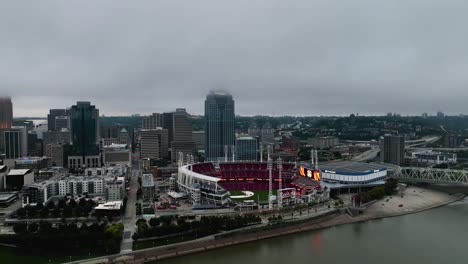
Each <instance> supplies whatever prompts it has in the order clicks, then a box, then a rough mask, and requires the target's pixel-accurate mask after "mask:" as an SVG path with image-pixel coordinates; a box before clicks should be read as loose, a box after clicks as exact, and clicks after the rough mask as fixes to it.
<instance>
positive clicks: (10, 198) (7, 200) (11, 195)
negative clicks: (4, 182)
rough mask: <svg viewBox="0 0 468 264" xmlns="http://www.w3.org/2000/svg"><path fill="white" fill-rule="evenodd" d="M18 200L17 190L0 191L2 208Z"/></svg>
mask: <svg viewBox="0 0 468 264" xmlns="http://www.w3.org/2000/svg"><path fill="white" fill-rule="evenodd" d="M17 200H18V193H17V192H2V193H0V208H5V207H8V206H10V205H12V204H13V203H14V202H16V201H17Z"/></svg>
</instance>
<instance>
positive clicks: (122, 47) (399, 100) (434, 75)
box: [0, 0, 468, 117]
mask: <svg viewBox="0 0 468 264" xmlns="http://www.w3.org/2000/svg"><path fill="white" fill-rule="evenodd" d="M467 11H468V2H464V1H427V0H426V1H424V0H405V1H403V0H395V1H390V2H376V1H371V0H366V1H363V0H357V1H348V2H347V1H338V0H327V1H276V0H259V1H234V2H232V1H214V0H201V1H166V2H163V1H142V2H138V3H136V2H133V1H132V2H128V1H125V2H124V1H99V2H96V1H79V2H69V1H66V2H60V1H40V2H37V1H2V2H1V3H0V31H1V32H2V35H1V37H0V40H1V41H2V45H0V58H1V60H0V87H1V88H0V89H1V90H0V91H1V92H0V96H1V95H7V96H11V97H12V100H13V105H14V116H15V117H19V116H42V117H44V116H46V115H47V112H48V109H50V108H65V107H70V106H71V105H73V104H74V103H76V101H82V100H86V101H91V102H92V104H94V105H96V107H97V108H99V109H100V112H101V114H104V115H106V116H112V115H130V114H135V113H139V114H142V115H145V114H149V113H152V112H164V111H172V110H175V108H179V107H184V108H186V109H187V111H188V112H189V113H191V114H203V111H204V110H203V107H204V100H205V96H206V94H207V93H208V92H209V91H210V90H212V89H224V90H227V91H229V92H230V93H231V94H232V95H233V97H234V100H235V104H236V107H235V111H236V114H238V115H257V114H262V115H302V116H305V115H308V116H319V115H349V114H350V113H359V114H360V115H369V114H378V115H382V114H385V113H387V112H396V113H400V114H402V115H407V114H409V115H420V114H421V113H423V112H428V113H430V114H435V112H436V111H438V110H442V111H443V112H445V113H446V114H452V115H457V114H460V113H468V110H467V107H466V102H465V101H466V98H467V96H468V89H467V87H468V85H467V84H468V75H467V74H466V72H467V70H468V53H467V52H463V51H464V50H465V49H466V46H468V37H467V36H466V34H465V33H466V29H465V25H466V24H467V23H468V16H466V13H467Z"/></svg>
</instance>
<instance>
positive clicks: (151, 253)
mask: <svg viewBox="0 0 468 264" xmlns="http://www.w3.org/2000/svg"><path fill="white" fill-rule="evenodd" d="M462 198H463V195H449V194H446V193H442V192H439V191H436V190H431V189H426V188H420V187H412V186H410V187H408V188H407V189H406V190H405V192H404V194H403V197H401V196H400V195H399V196H396V195H393V196H391V197H386V198H384V199H382V200H380V201H378V202H376V203H374V204H372V205H371V206H369V208H368V209H367V210H366V211H365V212H364V214H362V215H359V216H356V217H351V216H349V215H348V214H345V213H340V212H333V213H330V214H326V215H324V216H320V217H316V218H309V219H308V220H307V221H305V220H304V219H302V220H300V221H298V222H293V223H290V224H289V225H287V226H279V227H275V228H270V229H268V230H258V231H255V232H253V231H252V232H248V233H239V234H233V235H232V236H230V237H223V238H221V239H211V240H203V241H190V242H185V243H180V244H174V245H167V246H162V247H157V248H151V249H144V250H139V251H134V252H133V253H132V254H128V255H127V256H109V257H108V258H107V259H101V260H95V261H94V262H93V263H108V262H117V261H121V262H119V263H145V262H153V261H157V260H160V259H165V258H171V257H178V256H184V255H188V254H193V253H198V252H204V251H208V250H212V249H217V248H223V247H227V246H231V245H237V244H243V243H247V242H252V241H257V240H261V239H267V238H273V237H277V236H283V235H288V234H293V233H298V232H304V231H311V230H318V229H323V228H328V227H332V226H337V225H343V224H350V223H357V222H363V221H369V220H372V219H379V218H385V217H395V216H400V215H405V214H412V213H417V212H421V211H424V210H429V209H432V208H436V207H440V206H443V205H446V204H449V203H452V202H455V201H458V200H460V199H462Z"/></svg>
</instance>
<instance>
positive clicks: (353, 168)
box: [319, 161, 386, 173]
mask: <svg viewBox="0 0 468 264" xmlns="http://www.w3.org/2000/svg"><path fill="white" fill-rule="evenodd" d="M319 168H320V170H321V171H325V170H329V171H339V172H344V173H353V172H367V171H372V170H380V169H386V166H385V165H382V164H378V163H365V162H357V161H335V162H328V163H322V164H320V163H319Z"/></svg>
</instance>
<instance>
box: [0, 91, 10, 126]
mask: <svg viewBox="0 0 468 264" xmlns="http://www.w3.org/2000/svg"><path fill="white" fill-rule="evenodd" d="M11 126H13V103H12V102H11V98H10V97H0V129H1V128H7V129H8V128H11Z"/></svg>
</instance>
